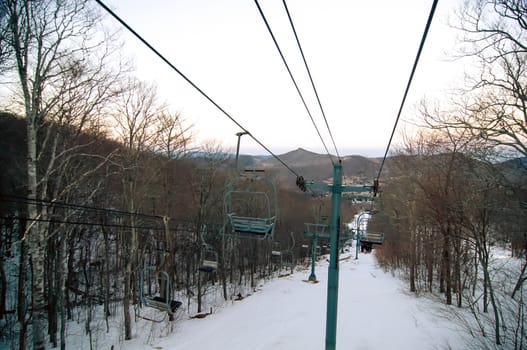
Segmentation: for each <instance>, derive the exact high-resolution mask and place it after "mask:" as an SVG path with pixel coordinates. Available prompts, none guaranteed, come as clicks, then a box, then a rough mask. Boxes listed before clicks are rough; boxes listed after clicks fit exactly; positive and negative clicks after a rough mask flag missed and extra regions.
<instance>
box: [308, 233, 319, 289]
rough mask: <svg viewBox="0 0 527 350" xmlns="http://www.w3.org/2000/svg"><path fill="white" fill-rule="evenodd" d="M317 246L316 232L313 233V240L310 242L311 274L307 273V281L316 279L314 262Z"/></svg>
mask: <svg viewBox="0 0 527 350" xmlns="http://www.w3.org/2000/svg"><path fill="white" fill-rule="evenodd" d="M317 246H318V236H317V234H316V232H315V233H314V234H313V240H312V242H311V274H310V275H309V279H308V280H309V281H311V282H315V281H316V280H317V276H316V275H315V264H316V262H317V261H316V257H317Z"/></svg>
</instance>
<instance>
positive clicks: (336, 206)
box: [306, 161, 375, 350]
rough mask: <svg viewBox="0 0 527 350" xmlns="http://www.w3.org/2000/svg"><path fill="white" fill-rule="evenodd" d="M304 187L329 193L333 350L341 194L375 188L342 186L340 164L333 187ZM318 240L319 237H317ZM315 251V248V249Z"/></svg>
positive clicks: (329, 345) (332, 345)
mask: <svg viewBox="0 0 527 350" xmlns="http://www.w3.org/2000/svg"><path fill="white" fill-rule="evenodd" d="M306 187H309V188H310V189H316V190H325V191H329V192H331V194H332V195H331V223H330V249H331V251H330V258H329V268H328V291H327V308H326V339H325V343H326V347H325V349H326V350H335V349H336V342H337V310H338V285H339V242H340V239H339V238H340V237H339V236H340V205H341V199H342V193H343V192H352V193H359V192H375V191H374V190H375V186H343V185H342V164H341V162H340V161H339V163H338V164H334V166H333V185H327V184H315V183H306ZM319 238H320V236H319ZM315 249H316V248H315Z"/></svg>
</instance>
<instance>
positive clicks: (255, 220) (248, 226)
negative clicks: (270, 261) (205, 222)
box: [223, 173, 278, 239]
mask: <svg viewBox="0 0 527 350" xmlns="http://www.w3.org/2000/svg"><path fill="white" fill-rule="evenodd" d="M224 210H225V220H226V221H225V226H224V230H223V234H224V235H225V236H229V237H236V238H253V239H265V238H273V236H274V232H275V226H276V220H277V211H278V208H277V193H276V187H275V185H274V182H273V181H272V180H270V179H268V178H266V177H264V176H261V174H260V173H259V174H257V175H255V174H251V173H249V174H248V175H244V176H240V177H237V178H234V179H233V180H231V181H230V182H229V184H228V186H227V190H226V192H225V196H224Z"/></svg>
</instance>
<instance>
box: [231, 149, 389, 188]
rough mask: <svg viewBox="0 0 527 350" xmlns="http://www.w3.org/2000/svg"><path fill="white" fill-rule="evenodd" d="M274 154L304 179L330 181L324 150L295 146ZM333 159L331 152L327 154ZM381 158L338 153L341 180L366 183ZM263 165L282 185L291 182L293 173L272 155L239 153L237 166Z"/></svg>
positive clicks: (287, 184)
mask: <svg viewBox="0 0 527 350" xmlns="http://www.w3.org/2000/svg"><path fill="white" fill-rule="evenodd" d="M278 157H279V158H280V159H281V160H282V161H283V162H284V163H286V164H287V165H288V166H289V167H290V168H291V169H293V170H294V171H295V172H296V173H298V174H299V175H302V176H303V177H304V178H305V179H306V180H307V181H331V179H332V177H333V165H332V163H331V160H330V158H329V157H328V155H327V154H318V153H314V152H310V151H307V150H305V149H302V148H298V149H296V150H294V151H290V152H287V153H284V154H280V155H278ZM331 158H332V160H333V161H334V162H336V161H337V158H336V157H335V156H332V157H331ZM380 162H381V159H379V158H366V157H363V156H359V155H350V156H343V157H342V169H343V173H344V178H345V181H347V182H352V183H369V182H372V181H373V179H374V177H375V176H376V175H377V171H378V169H379V166H380ZM244 167H245V168H253V167H254V168H260V169H265V170H266V171H267V172H268V173H270V174H272V176H274V177H275V179H276V180H277V182H278V183H280V184H281V185H282V186H284V187H294V186H295V176H294V174H292V172H291V171H289V169H287V168H286V167H285V166H284V165H283V164H281V163H280V162H279V161H278V160H277V159H276V158H273V157H263V156H248V155H242V156H240V168H244Z"/></svg>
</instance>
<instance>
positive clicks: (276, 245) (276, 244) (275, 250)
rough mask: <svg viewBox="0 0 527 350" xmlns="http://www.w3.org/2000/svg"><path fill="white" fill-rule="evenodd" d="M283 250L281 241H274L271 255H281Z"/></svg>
mask: <svg viewBox="0 0 527 350" xmlns="http://www.w3.org/2000/svg"><path fill="white" fill-rule="evenodd" d="M280 255H282V252H281V251H280V242H273V249H272V250H271V256H275V257H276V256H280Z"/></svg>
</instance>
